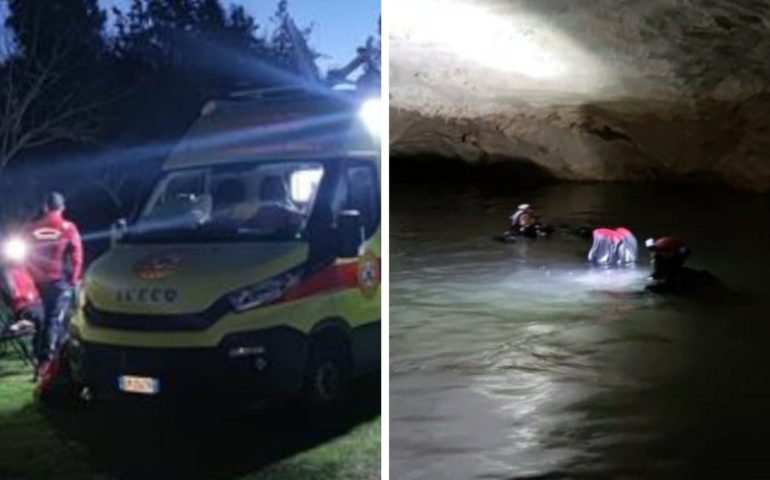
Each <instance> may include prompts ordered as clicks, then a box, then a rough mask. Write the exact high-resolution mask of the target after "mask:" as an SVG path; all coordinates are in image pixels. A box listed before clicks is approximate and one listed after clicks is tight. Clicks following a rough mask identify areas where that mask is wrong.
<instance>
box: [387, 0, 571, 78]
mask: <svg viewBox="0 0 770 480" xmlns="http://www.w3.org/2000/svg"><path fill="white" fill-rule="evenodd" d="M391 15H392V18H394V19H396V20H394V22H393V24H394V25H393V29H394V30H395V31H396V32H398V34H399V35H400V36H403V38H405V39H406V42H408V43H410V44H415V45H419V44H424V45H426V47H427V48H437V49H443V50H448V51H451V52H453V53H455V54H457V55H459V56H460V57H462V58H464V59H466V60H471V61H474V62H476V63H478V64H479V65H481V66H484V67H489V68H494V69H498V70H503V71H507V72H513V73H518V74H520V75H523V76H525V77H529V78H531V79H548V78H553V77H557V76H563V75H566V74H568V73H569V70H570V68H569V67H570V65H569V64H568V62H567V60H566V59H565V58H564V57H563V55H562V54H563V53H564V49H563V45H562V43H563V42H561V41H560V39H559V38H558V37H557V35H554V34H551V33H550V31H549V29H547V28H545V27H544V26H542V25H540V24H539V23H540V22H537V21H536V20H534V19H532V18H510V17H509V16H508V15H505V14H504V13H500V12H495V11H493V10H491V9H490V8H488V7H484V6H481V5H471V4H468V3H464V2H463V1H462V0H421V1H420V2H411V1H408V0H394V2H393V5H391Z"/></svg>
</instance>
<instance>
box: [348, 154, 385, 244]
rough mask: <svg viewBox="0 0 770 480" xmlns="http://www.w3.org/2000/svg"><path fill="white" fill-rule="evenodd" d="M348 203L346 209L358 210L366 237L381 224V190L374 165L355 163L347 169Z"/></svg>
mask: <svg viewBox="0 0 770 480" xmlns="http://www.w3.org/2000/svg"><path fill="white" fill-rule="evenodd" d="M346 176H347V184H348V201H347V206H346V208H348V209H354V210H358V211H359V212H360V213H361V222H362V224H363V225H364V231H365V232H366V236H367V237H369V236H371V235H372V234H373V233H374V231H375V230H376V229H377V226H378V225H379V223H380V188H379V182H378V179H377V170H375V168H374V166H373V165H370V164H366V163H353V164H350V165H348V167H347V175H346Z"/></svg>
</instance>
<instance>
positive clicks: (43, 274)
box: [27, 211, 83, 284]
mask: <svg viewBox="0 0 770 480" xmlns="http://www.w3.org/2000/svg"><path fill="white" fill-rule="evenodd" d="M27 236H28V237H29V238H30V240H31V242H32V245H31V248H30V259H29V270H30V273H32V277H33V278H34V279H35V281H37V282H53V281H57V280H65V281H67V282H70V283H72V284H75V283H77V282H78V281H80V277H81V275H82V272H83V244H82V242H81V241H80V233H79V232H78V229H77V227H76V226H75V224H74V223H72V222H69V221H67V220H65V219H64V216H63V215H62V212H55V211H54V212H48V213H46V214H45V215H43V216H42V217H41V218H40V219H38V220H36V221H34V222H33V223H32V224H30V225H29V227H28V228H27Z"/></svg>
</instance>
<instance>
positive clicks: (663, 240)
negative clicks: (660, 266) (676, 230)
mask: <svg viewBox="0 0 770 480" xmlns="http://www.w3.org/2000/svg"><path fill="white" fill-rule="evenodd" d="M645 244H646V245H647V250H649V251H651V252H655V253H657V254H659V255H662V256H664V257H673V256H675V255H679V254H684V253H687V250H688V249H687V245H685V243H684V242H683V241H681V240H679V239H678V238H674V237H672V236H665V237H660V238H659V239H657V240H653V239H651V238H650V239H648V240H647V242H645Z"/></svg>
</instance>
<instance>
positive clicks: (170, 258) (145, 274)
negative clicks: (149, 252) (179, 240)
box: [134, 254, 181, 280]
mask: <svg viewBox="0 0 770 480" xmlns="http://www.w3.org/2000/svg"><path fill="white" fill-rule="evenodd" d="M180 263H181V259H180V258H179V256H177V255H174V254H163V255H155V256H152V257H147V258H145V259H143V260H140V261H139V262H138V263H137V264H136V265H134V273H136V275H137V276H138V277H139V278H143V279H145V280H157V279H160V278H165V277H168V276H169V275H171V274H173V273H175V272H176V271H178V270H179V264H180Z"/></svg>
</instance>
